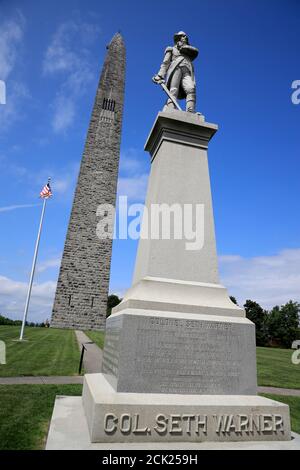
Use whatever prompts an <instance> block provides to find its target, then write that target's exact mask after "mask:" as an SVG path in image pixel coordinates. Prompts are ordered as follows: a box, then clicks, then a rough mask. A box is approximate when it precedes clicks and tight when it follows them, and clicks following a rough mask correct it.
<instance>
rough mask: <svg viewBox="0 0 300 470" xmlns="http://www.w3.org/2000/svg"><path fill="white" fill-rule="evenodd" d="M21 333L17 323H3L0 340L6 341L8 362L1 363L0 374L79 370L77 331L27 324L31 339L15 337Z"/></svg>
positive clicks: (74, 373) (59, 372) (56, 372)
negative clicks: (6, 324)
mask: <svg viewBox="0 0 300 470" xmlns="http://www.w3.org/2000/svg"><path fill="white" fill-rule="evenodd" d="M19 333H20V327H18V326H0V340H2V341H4V342H5V343H6V364H5V365H1V364H0V377H13V376H19V375H76V374H77V373H78V365H79V359H80V352H79V348H78V344H77V340H76V337H75V333H74V331H72V330H59V329H55V328H33V327H26V328H25V336H24V338H25V339H27V340H28V341H22V342H16V341H13V340H14V339H17V338H18V337H19Z"/></svg>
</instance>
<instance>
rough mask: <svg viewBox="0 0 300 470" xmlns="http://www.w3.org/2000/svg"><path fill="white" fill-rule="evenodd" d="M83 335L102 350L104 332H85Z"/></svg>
mask: <svg viewBox="0 0 300 470" xmlns="http://www.w3.org/2000/svg"><path fill="white" fill-rule="evenodd" d="M85 334H86V335H87V336H88V337H89V338H91V340H92V341H94V343H96V344H97V345H98V346H99V348H101V349H103V348H104V338H105V333H104V331H88V330H87V331H85Z"/></svg>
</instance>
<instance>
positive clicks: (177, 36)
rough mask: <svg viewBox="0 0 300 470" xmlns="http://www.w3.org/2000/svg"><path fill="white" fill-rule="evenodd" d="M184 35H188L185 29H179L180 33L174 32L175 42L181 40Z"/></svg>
mask: <svg viewBox="0 0 300 470" xmlns="http://www.w3.org/2000/svg"><path fill="white" fill-rule="evenodd" d="M182 36H186V37H187V34H186V33H185V32H184V31H178V33H176V34H174V42H175V43H176V42H177V41H179V39H180V38H181V37H182ZM187 43H189V41H187Z"/></svg>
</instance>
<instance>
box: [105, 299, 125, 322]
mask: <svg viewBox="0 0 300 470" xmlns="http://www.w3.org/2000/svg"><path fill="white" fill-rule="evenodd" d="M121 300H122V299H120V298H119V297H118V296H117V295H115V294H110V295H109V296H108V299H107V309H106V318H107V317H109V316H110V314H111V310H112V309H113V308H114V307H116V306H117V305H119V303H120V302H121Z"/></svg>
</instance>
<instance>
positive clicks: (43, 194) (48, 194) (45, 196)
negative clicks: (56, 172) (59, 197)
mask: <svg viewBox="0 0 300 470" xmlns="http://www.w3.org/2000/svg"><path fill="white" fill-rule="evenodd" d="M51 196H52V191H51V188H50V184H49V182H48V183H47V184H46V185H45V186H44V187H43V189H42V191H41V192H40V197H41V198H43V199H48V197H51Z"/></svg>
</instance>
